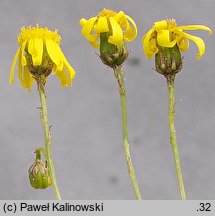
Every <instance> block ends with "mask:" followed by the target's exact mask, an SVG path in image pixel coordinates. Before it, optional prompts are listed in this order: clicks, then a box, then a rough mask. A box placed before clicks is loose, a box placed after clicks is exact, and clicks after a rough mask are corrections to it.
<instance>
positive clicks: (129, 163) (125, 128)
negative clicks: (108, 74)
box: [114, 67, 142, 200]
mask: <svg viewBox="0 0 215 216" xmlns="http://www.w3.org/2000/svg"><path fill="white" fill-rule="evenodd" d="M114 75H115V77H116V79H117V81H118V85H119V93H120V98H121V110H122V135H123V149H124V153H125V157H126V162H127V168H128V173H129V176H130V179H131V182H132V184H133V188H134V192H135V196H136V199H138V200H142V197H141V194H140V191H139V186H138V182H137V177H136V174H135V170H134V166H133V164H132V160H131V155H130V150H129V142H128V126H127V111H126V92H125V85H124V74H123V70H122V68H121V67H116V68H115V69H114Z"/></svg>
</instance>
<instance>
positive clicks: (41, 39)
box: [10, 25, 75, 90]
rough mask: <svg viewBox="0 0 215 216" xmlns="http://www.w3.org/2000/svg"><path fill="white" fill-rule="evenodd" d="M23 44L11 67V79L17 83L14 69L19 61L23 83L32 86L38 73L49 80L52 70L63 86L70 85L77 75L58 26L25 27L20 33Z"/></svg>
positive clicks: (19, 37)
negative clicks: (54, 28)
mask: <svg viewBox="0 0 215 216" xmlns="http://www.w3.org/2000/svg"><path fill="white" fill-rule="evenodd" d="M17 39H18V43H19V45H20V47H19V49H18V50H17V52H16V54H15V56H14V59H13V62H12V66H11V70H10V83H11V84H12V83H14V71H15V67H16V63H17V61H18V77H19V79H20V81H21V84H22V86H23V87H25V88H27V89H29V90H30V88H31V86H32V85H33V83H34V81H35V79H36V78H37V76H42V77H43V79H44V80H46V78H47V76H48V75H49V74H50V73H51V72H52V73H53V74H55V75H56V76H57V77H58V78H59V80H60V81H61V85H62V86H71V85H72V80H73V78H74V76H75V71H74V69H73V68H72V67H71V66H70V64H69V63H68V61H67V60H66V58H65V56H64V54H63V52H62V50H61V48H60V46H59V45H60V41H61V37H60V35H58V32H57V30H55V31H50V30H49V29H47V28H40V27H39V25H36V27H31V26H30V27H27V28H25V27H22V28H21V32H20V34H19V35H18V37H17Z"/></svg>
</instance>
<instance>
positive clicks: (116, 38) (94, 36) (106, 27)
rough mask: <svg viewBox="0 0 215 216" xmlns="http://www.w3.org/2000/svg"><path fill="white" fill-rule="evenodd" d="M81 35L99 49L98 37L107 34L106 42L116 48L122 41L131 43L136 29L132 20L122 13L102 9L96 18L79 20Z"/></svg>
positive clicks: (135, 34)
mask: <svg viewBox="0 0 215 216" xmlns="http://www.w3.org/2000/svg"><path fill="white" fill-rule="evenodd" d="M80 24H81V26H82V34H83V36H84V37H86V38H87V40H88V41H89V42H90V44H92V46H93V47H95V48H99V45H100V44H99V41H98V39H99V37H100V34H102V33H108V34H109V37H108V42H109V43H110V44H114V45H116V46H118V45H120V44H121V43H122V42H123V41H132V40H134V39H135V37H136V36H137V27H136V24H135V22H134V20H133V19H132V18H131V17H129V16H128V15H126V14H125V13H124V12H123V11H120V12H118V13H116V12H114V11H112V10H107V9H104V10H103V11H102V12H100V13H99V14H98V16H96V17H92V18H90V19H88V20H86V19H83V18H82V19H81V20H80Z"/></svg>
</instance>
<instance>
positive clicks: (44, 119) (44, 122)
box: [37, 80, 61, 200]
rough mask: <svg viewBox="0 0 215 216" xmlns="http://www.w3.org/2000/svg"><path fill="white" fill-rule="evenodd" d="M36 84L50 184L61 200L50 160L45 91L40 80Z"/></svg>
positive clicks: (57, 197)
mask: <svg viewBox="0 0 215 216" xmlns="http://www.w3.org/2000/svg"><path fill="white" fill-rule="evenodd" d="M37 84H38V92H39V95H40V103H41V121H42V127H43V134H44V138H45V157H46V160H47V165H48V169H49V172H50V175H51V179H52V185H53V188H54V193H55V198H56V199H57V200H61V196H60V192H59V189H58V186H57V181H56V176H55V168H54V164H53V161H52V153H51V134H50V127H49V123H48V112H47V102H46V93H45V86H44V84H43V82H42V81H41V80H37Z"/></svg>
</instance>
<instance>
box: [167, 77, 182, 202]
mask: <svg viewBox="0 0 215 216" xmlns="http://www.w3.org/2000/svg"><path fill="white" fill-rule="evenodd" d="M174 79H175V75H171V76H168V77H167V87H168V93H169V130H170V143H171V144H172V149H173V154H174V159H175V167H176V173H177V176H178V184H179V190H180V194H181V199H182V200H186V194H185V189H184V183H183V177H182V172H181V166H180V160H179V153H178V146H177V141H176V131H175V96H174Z"/></svg>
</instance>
